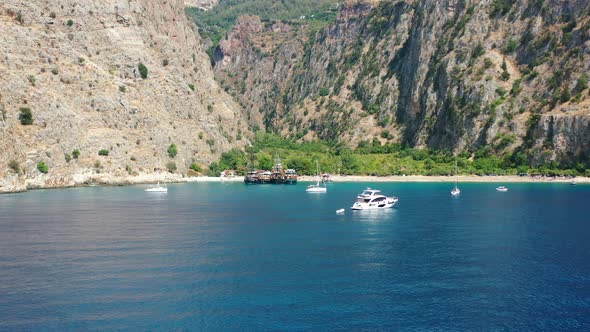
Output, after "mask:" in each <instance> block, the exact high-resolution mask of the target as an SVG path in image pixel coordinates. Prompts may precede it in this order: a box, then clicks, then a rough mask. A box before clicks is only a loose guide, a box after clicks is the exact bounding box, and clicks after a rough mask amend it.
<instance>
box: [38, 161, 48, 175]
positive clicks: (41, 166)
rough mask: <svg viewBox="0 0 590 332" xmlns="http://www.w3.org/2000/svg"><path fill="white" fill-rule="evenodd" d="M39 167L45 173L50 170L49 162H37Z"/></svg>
mask: <svg viewBox="0 0 590 332" xmlns="http://www.w3.org/2000/svg"><path fill="white" fill-rule="evenodd" d="M37 169H38V170H39V172H41V173H43V174H46V173H47V172H48V171H49V167H47V164H46V163H45V162H44V161H40V162H38V163H37Z"/></svg>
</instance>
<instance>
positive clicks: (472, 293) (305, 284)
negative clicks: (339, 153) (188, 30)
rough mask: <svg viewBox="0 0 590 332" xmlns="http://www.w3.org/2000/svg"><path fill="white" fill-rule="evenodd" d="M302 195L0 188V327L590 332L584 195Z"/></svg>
mask: <svg viewBox="0 0 590 332" xmlns="http://www.w3.org/2000/svg"><path fill="white" fill-rule="evenodd" d="M305 185H306V184H304V183H300V184H298V185H294V186H289V185H249V186H248V185H244V184H241V183H192V184H177V185H169V186H168V193H167V194H161V193H146V192H144V191H143V189H144V187H143V186H129V187H87V188H72V189H54V190H35V191H30V192H26V193H19V194H8V195H0V330H2V331H31V330H35V331H37V330H55V331H86V330H93V331H107V330H122V331H130V330H162V331H176V330H186V331H236V330H248V331H262V330H276V331H305V330H316V331H326V330H383V331H395V330H402V331H423V330H438V331H479V330H485V331H490V330H501V331H504V330H518V331H523V330H539V331H567V330H571V331H589V330H590V213H589V211H590V210H589V208H590V186H586V185H578V186H570V185H569V184H510V185H509V188H510V190H509V191H508V192H504V193H503V192H497V191H496V190H495V187H496V186H497V185H499V184H490V183H487V184H473V183H470V184H462V185H461V186H460V187H461V189H462V193H461V196H460V197H452V196H451V195H450V193H449V191H450V190H451V187H452V185H451V184H441V183H370V186H371V187H375V188H378V189H381V190H382V191H383V192H384V193H386V194H394V195H396V196H399V202H398V204H397V206H396V207H395V208H394V209H389V210H385V211H351V210H350V209H349V207H350V206H351V205H352V202H353V201H354V199H355V195H356V194H358V193H359V192H361V191H362V190H363V189H364V188H365V187H366V186H367V184H366V183H334V184H330V185H329V187H328V193H327V194H309V193H306V192H305ZM340 208H346V212H345V214H343V215H337V214H336V213H335V211H336V210H337V209H340Z"/></svg>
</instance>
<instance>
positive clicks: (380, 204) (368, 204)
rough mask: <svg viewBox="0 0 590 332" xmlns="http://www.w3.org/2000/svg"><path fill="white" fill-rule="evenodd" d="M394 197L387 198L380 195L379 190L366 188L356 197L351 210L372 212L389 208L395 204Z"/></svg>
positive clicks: (395, 199)
mask: <svg viewBox="0 0 590 332" xmlns="http://www.w3.org/2000/svg"><path fill="white" fill-rule="evenodd" d="M397 201H398V198H397V197H395V196H392V197H387V196H385V195H383V194H381V190H376V189H371V188H367V189H365V190H363V192H362V193H361V194H359V195H358V196H357V197H356V201H355V202H354V204H353V205H352V207H351V209H352V210H374V209H387V208H391V207H393V206H394V205H395V203H397Z"/></svg>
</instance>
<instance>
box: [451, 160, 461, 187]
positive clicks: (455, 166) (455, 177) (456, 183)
mask: <svg viewBox="0 0 590 332" xmlns="http://www.w3.org/2000/svg"><path fill="white" fill-rule="evenodd" d="M451 195H453V196H459V195H461V190H459V187H457V159H455V188H453V190H451Z"/></svg>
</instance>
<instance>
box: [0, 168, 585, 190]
mask: <svg viewBox="0 0 590 332" xmlns="http://www.w3.org/2000/svg"><path fill="white" fill-rule="evenodd" d="M5 180H6V179H5ZM20 180H21V181H19V183H16V182H12V183H8V185H7V183H6V182H5V183H2V185H0V194H2V193H18V192H25V191H28V190H36V189H59V188H71V187H89V186H130V185H147V184H154V183H157V182H160V183H197V182H227V183H238V182H243V180H244V177H243V176H234V177H212V176H183V175H181V174H171V173H163V172H162V173H150V174H140V175H138V176H115V175H109V174H101V175H94V176H88V177H87V176H74V177H72V178H70V179H63V178H62V179H55V178H34V179H24V180H23V179H20ZM332 180H333V182H335V183H337V182H359V183H360V182H367V183H372V182H375V183H378V182H400V183H401V182H416V183H428V182H431V183H453V182H455V177H454V176H425V175H407V176H366V175H333V176H332ZM456 180H457V182H458V183H499V184H501V183H572V182H575V183H576V184H590V177H575V178H566V177H531V176H516V175H502V176H477V175H460V176H457V177H456ZM316 181H317V177H316V176H299V180H298V182H302V183H311V182H316ZM11 184H12V185H11Z"/></svg>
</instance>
